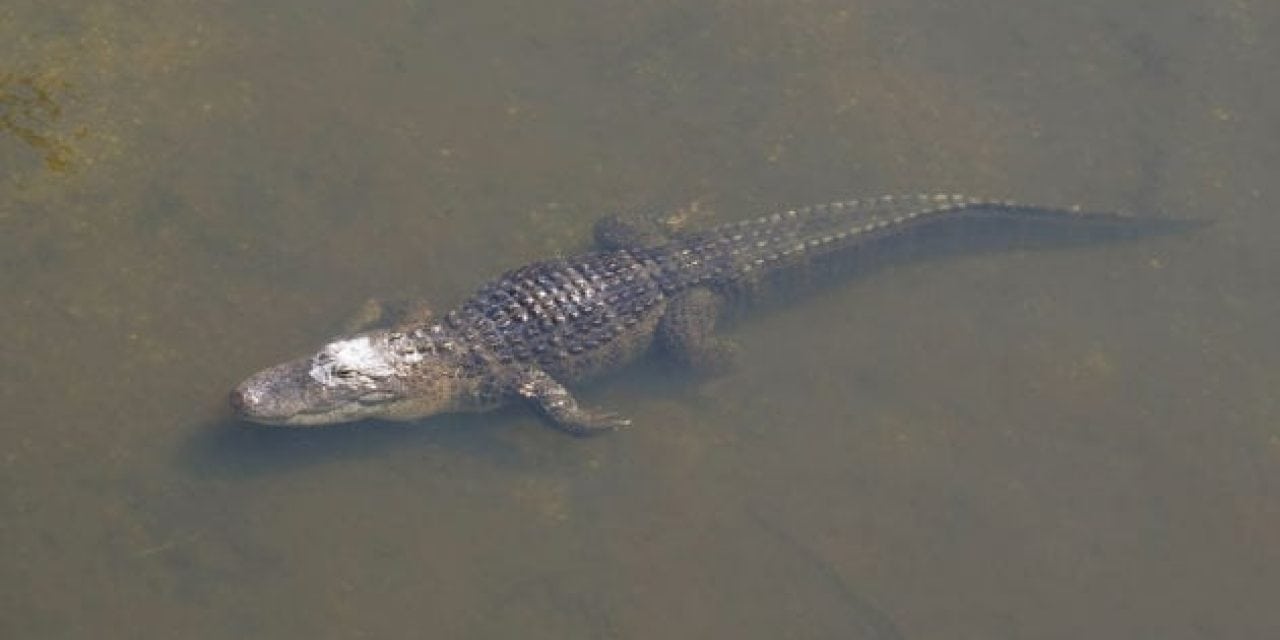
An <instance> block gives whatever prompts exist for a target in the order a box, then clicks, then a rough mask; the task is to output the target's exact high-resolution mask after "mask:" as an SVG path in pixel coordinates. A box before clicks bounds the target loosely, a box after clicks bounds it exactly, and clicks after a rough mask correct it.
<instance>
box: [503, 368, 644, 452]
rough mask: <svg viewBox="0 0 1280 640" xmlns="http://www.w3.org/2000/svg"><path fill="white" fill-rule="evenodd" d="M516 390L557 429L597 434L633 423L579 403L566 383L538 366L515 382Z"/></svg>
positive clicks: (572, 432) (582, 433)
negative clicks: (561, 382) (565, 385)
mask: <svg viewBox="0 0 1280 640" xmlns="http://www.w3.org/2000/svg"><path fill="white" fill-rule="evenodd" d="M515 393H516V395H518V396H520V397H521V398H524V399H525V400H527V401H529V402H531V403H532V404H533V406H534V407H536V408H537V409H538V410H539V411H540V412H542V414H543V415H545V416H546V417H547V419H548V420H550V421H551V423H552V424H553V425H555V426H556V427H557V428H559V429H561V430H563V431H565V432H567V433H569V434H572V435H575V436H592V435H597V434H600V433H604V432H606V431H613V430H615V429H621V428H623V427H626V426H630V424H631V421H630V420H627V419H626V418H623V417H622V416H619V415H618V414H615V413H608V412H603V411H594V410H591V409H586V408H583V407H581V406H579V405H578V401H577V399H575V398H574V397H573V394H572V393H570V392H569V390H568V389H566V388H565V387H564V385H562V384H560V383H559V382H557V381H556V380H555V379H554V378H552V377H551V376H550V375H548V374H547V373H546V372H545V371H541V370H538V369H531V370H529V371H525V372H523V373H522V374H521V375H520V377H519V379H518V380H517V381H516V383H515Z"/></svg>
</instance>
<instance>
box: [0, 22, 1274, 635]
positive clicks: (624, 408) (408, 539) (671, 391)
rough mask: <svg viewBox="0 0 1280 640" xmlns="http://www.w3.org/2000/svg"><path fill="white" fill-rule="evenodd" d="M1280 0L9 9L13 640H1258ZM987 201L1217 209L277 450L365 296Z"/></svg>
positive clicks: (5, 558)
mask: <svg viewBox="0 0 1280 640" xmlns="http://www.w3.org/2000/svg"><path fill="white" fill-rule="evenodd" d="M1278 27H1280V5H1276V4H1275V3H1273V2H1262V1H1261V0H1239V1H1236V2H1213V1H1209V0H1179V1H1176V2H1159V3H1155V2H1146V1H1143V0H1120V1H1117V0H1106V1H1103V0H1084V1H1081V2H1073V3H1062V2H1056V1H1055V2H1050V1H1048V0H1033V1H1029V2H1028V1H1018V2H1014V1H1006V2H989V3H986V5H985V6H984V7H983V8H978V9H975V8H973V7H971V6H969V5H966V4H964V3H938V2H931V1H928V0H907V1H903V0H892V1H890V0H866V1H864V2H835V1H829V2H828V1H824V0H818V1H814V2H723V1H712V2H699V3H683V2H662V1H659V2H640V3H637V2H604V3H602V2H574V1H572V0H569V1H562V2H556V1H554V0H553V1H551V2H541V3H517V2H510V3H501V2H500V3H462V2H454V3H428V2H415V1H412V0H409V1H404V0H399V1H395V2H374V3H345V2H325V3H317V2H265V3H264V2H221V3H207V2H192V1H188V0H152V1H151V2H124V1H114V2H113V1H110V0H107V1H103V2H72V1H62V2H58V1H55V2H46V1H43V0H42V1H40V2H34V1H30V0H11V1H10V2H8V3H6V4H5V6H4V7H3V8H0V61H3V62H0V303H2V304H3V308H4V313H2V314H0V336H3V339H2V340H0V359H2V361H3V365H4V366H2V367H0V406H2V407H3V410H4V411H3V417H2V418H0V425H2V426H3V431H2V432H0V433H2V434H3V435H2V437H3V441H2V447H0V499H2V502H0V636H3V637H6V638H66V637H94V638H106V637H183V638H206V637H207V638H222V637H237V638H238V637H278V638H287V637H297V638H327V637H333V638H353V637H369V638H389V637H414V638H420V637H440V638H502V637H522V638H582V637H593V638H594V637H600V638H709V637H743V638H779V637H794V638H828V637H830V638H913V639H914V638H1016V637H1031V638H1080V637H1095V638H1133V637H1161V638H1202V637H1203V638H1226V637H1264V636H1266V635H1267V634H1268V633H1269V632H1272V631H1274V629H1276V628H1280V613H1277V612H1276V609H1275V606H1274V600H1275V594H1276V593H1277V591H1278V590H1280V552H1277V546H1276V544H1275V540H1276V532H1277V531H1280V426H1278V425H1280V419H1278V418H1280V404H1278V403H1280V400H1278V397H1280V396H1277V389H1280V342H1277V340H1276V339H1275V326H1276V319H1277V318H1280V295H1278V294H1277V289H1276V282H1277V280H1276V278H1277V276H1276V274H1277V273H1280V257H1277V256H1280V253H1278V252H1277V251H1276V242H1277V238H1280V218H1278V217H1277V214H1276V212H1275V210H1274V205H1273V203H1274V202H1275V201H1276V200H1277V198H1278V197H1280V194H1277V193H1276V189H1277V185H1278V184H1280V135H1277V134H1278V133H1280V116H1278V115H1277V114H1280V90H1278V89H1277V87H1276V86H1275V83H1274V82H1267V81H1265V79H1266V78H1272V77H1275V75H1276V72H1277V70H1278V69H1280V40H1277V39H1276V38H1275V34H1276V33H1277V28H1278ZM920 190H926V191H960V192H972V193H976V194H979V195H995V196H1001V197H1013V198H1016V199H1019V200H1024V201H1031V202H1044V203H1050V204H1072V203H1081V204H1083V205H1086V206H1090V207H1096V208H1106V209H1113V208H1114V209H1127V210H1137V211H1150V212H1157V213H1161V214H1164V215H1172V216H1180V217H1194V218H1206V219H1211V220H1213V221H1214V223H1215V224H1214V225H1213V226H1211V227H1210V228H1208V229H1206V230H1202V231H1200V232H1197V233H1195V234H1190V235H1183V236H1170V237H1162V238H1153V239H1147V240H1143V241H1141V242H1136V243H1120V244H1108V245H1104V246H1076V247H1070V248H1065V249H1062V250H1056V251H1032V250H1022V249H1015V250H1012V251H1003V252H981V253H975V254H973V255H959V256H954V257H950V258H948V259H946V260H928V259H925V260H920V261H915V262H910V263H906V264H900V265H896V266H894V267H892V268H888V269H884V270H880V271H877V272H876V273H874V274H869V275H867V277H864V278H858V279H853V280H851V281H849V282H848V283H847V284H845V285H843V286H838V287H834V288H829V289H825V290H823V291H822V293H821V294H820V295H818V296H813V297H810V298H809V299H806V300H803V301H801V302H799V303H797V304H795V305H793V306H789V307H787V308H785V309H782V310H779V311H776V312H773V313H769V314H763V315H760V316H758V317H756V318H754V319H751V320H750V321H747V322H745V323H743V324H742V325H741V326H739V327H738V328H737V329H736V330H735V331H734V332H733V335H734V337H735V338H736V339H737V340H738V341H739V342H740V343H741V344H742V345H743V347H744V352H743V362H742V366H741V367H740V368H739V370H737V371H736V372H734V373H732V374H730V375H728V376H725V377H722V378H719V379H715V380H710V381H699V380H697V379H694V378H692V377H689V376H686V375H683V374H681V373H679V372H673V371H671V370H670V369H669V368H664V367H663V366H662V365H661V364H646V365H643V366H640V367H637V368H635V369H633V370H630V371H627V372H624V373H623V374H621V375H618V376H616V377H614V378H611V379H610V380H607V381H604V382H602V383H601V384H597V385H593V386H591V387H589V388H587V389H585V390H584V391H583V395H584V397H585V398H586V399H588V400H589V401H590V402H591V403H592V404H596V405H600V406H607V407H609V408H611V409H614V410H616V411H619V412H621V413H624V414H626V415H628V416H630V417H631V418H632V419H633V420H634V421H635V423H636V424H637V427H635V428H633V429H631V430H629V431H627V432H625V433H619V434H616V435H612V436H608V437H601V438H595V439H591V440H585V441H584V440H575V439H572V438H568V437H566V436H564V435H562V434H560V433H558V432H555V431H552V430H550V429H547V428H545V427H544V426H543V425H542V424H541V422H540V421H539V420H538V419H537V418H536V417H534V416H532V415H530V413H529V412H527V411H523V410H518V409H513V410H510V411H503V412H499V413H496V414H492V415H484V416H469V417H445V418H440V419H433V420H429V421H426V422H423V423H419V424H410V425H385V424H364V425H358V426H355V427H349V428H339V429H332V430H315V431H287V430H277V431H264V430H258V429H254V428H249V427H246V426H244V425H240V424H237V423H236V422H235V421H234V420H232V419H231V417H230V416H229V414H228V411H227V409H226V407H225V395H224V394H225V391H226V389H227V388H229V387H230V386H231V385H232V384H234V383H235V382H236V381H238V380H239V379H240V378H241V377H243V376H244V375H246V374H248V373H250V372H251V371H253V370H255V369H257V368H260V367H262V366H265V365H268V364H272V363H274V362H275V361H277V360H280V359H283V358H285V357H288V356H292V355H294V354H295V353H297V352H299V351H301V350H304V349H306V348H308V347H310V346H312V345H314V344H316V343H318V342H319V341H321V340H322V339H324V338H326V337H327V336H328V335H329V334H331V333H333V332H335V331H336V330H337V329H338V327H340V326H341V324H342V322H343V320H344V318H345V317H347V316H348V315H349V314H351V313H352V312H353V311H354V310H355V309H357V308H358V307H359V306H360V305H361V303H362V302H363V301H364V300H366V299H367V298H369V297H377V296H382V297H395V298H403V297H415V296H421V297H424V298H427V299H429V300H431V301H432V302H433V304H435V305H437V306H438V307H440V308H444V307H447V306H448V305H449V304H451V303H453V302H456V301H457V300H458V299H459V298H460V297H461V296H463V295H465V294H466V293H467V292H468V291H469V290H470V289H471V288H472V287H474V286H476V285H477V284H479V283H480V282H481V281H482V280H484V279H485V278H486V277H489V276H492V275H494V274H496V273H498V272H499V271H501V270H503V269H505V268H508V267H511V266H514V265H518V264H521V263H523V262H527V261H530V260H533V259H537V258H541V257H546V256H549V255H556V254H563V253H572V252H575V251H580V250H582V249H583V248H584V247H586V246H587V240H588V235H589V230H590V225H591V222H592V221H593V220H594V219H595V218H596V217H597V216H598V215H599V214H600V213H602V212H605V211H611V210H641V209H665V210H674V209H682V210H684V211H686V212H687V213H689V215H690V216H691V217H692V218H693V219H694V222H695V224H712V223H715V222H718V221H724V220H733V219H738V218H743V217H747V216H750V215H755V214H758V213H762V212H766V211H769V210H771V209H773V208H776V207H778V206H782V205H799V204H807V203H810V202H817V201H824V200H829V199H836V198H844V197H850V196H854V195H862V194H873V193H881V192H889V193H892V192H904V191H905V192H916V191H920Z"/></svg>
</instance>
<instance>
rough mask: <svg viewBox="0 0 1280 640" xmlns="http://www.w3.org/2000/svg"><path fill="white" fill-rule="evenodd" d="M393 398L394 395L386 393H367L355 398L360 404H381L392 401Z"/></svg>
mask: <svg viewBox="0 0 1280 640" xmlns="http://www.w3.org/2000/svg"><path fill="white" fill-rule="evenodd" d="M395 397H396V394H394V393H390V392H387V391H370V392H369V393H366V394H364V395H362V396H360V397H359V398H357V400H358V401H359V402H360V404H382V403H384V402H386V401H388V400H391V399H394V398H395Z"/></svg>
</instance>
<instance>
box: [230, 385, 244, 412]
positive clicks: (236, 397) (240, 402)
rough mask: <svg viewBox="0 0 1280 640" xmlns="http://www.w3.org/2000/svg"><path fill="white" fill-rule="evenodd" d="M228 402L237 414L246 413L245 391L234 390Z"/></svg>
mask: <svg viewBox="0 0 1280 640" xmlns="http://www.w3.org/2000/svg"><path fill="white" fill-rule="evenodd" d="M228 400H230V402H231V408H232V409H235V410H236V412H237V413H241V412H243V411H244V407H245V404H246V399H245V395H244V392H243V391H241V390H239V389H232V390H231V395H230V396H229V397H228Z"/></svg>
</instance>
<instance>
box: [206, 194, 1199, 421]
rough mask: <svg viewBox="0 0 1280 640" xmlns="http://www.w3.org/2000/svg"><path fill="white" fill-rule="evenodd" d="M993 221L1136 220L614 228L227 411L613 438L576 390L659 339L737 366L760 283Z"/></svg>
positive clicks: (995, 208) (945, 206)
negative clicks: (511, 419) (739, 323)
mask: <svg viewBox="0 0 1280 640" xmlns="http://www.w3.org/2000/svg"><path fill="white" fill-rule="evenodd" d="M984 218H986V219H994V220H1010V221H1014V220H1024V219H1026V220H1048V221H1079V222H1080V223H1082V224H1101V225H1104V226H1105V225H1114V226H1118V227H1122V228H1123V227H1126V226H1132V225H1133V224H1134V222H1135V221H1137V220H1138V219H1136V218H1132V217H1129V216H1126V215H1122V214H1115V213H1091V212H1081V211H1078V210H1073V209H1053V208H1047V207H1036V206H1027V205H1018V204H1014V203H1011V202H1006V201H993V200H980V199H975V198H969V197H965V196H958V195H920V196H906V197H892V196H883V197H879V198H870V199H863V200H851V201H845V202H837V203H831V204H827V205H819V206H814V207H806V208H803V209H798V210H789V211H784V212H780V213H776V214H773V215H769V216H764V217H761V218H757V219H753V220H746V221H743V222H737V223H730V224H726V225H722V226H719V227H715V228H713V229H710V230H708V231H704V232H700V233H693V234H688V235H683V236H680V237H677V238H675V239H673V240H671V241H669V242H665V243H660V244H655V242H657V241H655V240H653V239H652V238H654V236H653V235H652V234H646V233H644V232H640V231H637V230H635V229H633V228H630V227H628V226H627V225H626V224H625V223H620V222H619V221H618V220H616V219H609V220H607V221H605V222H604V223H603V224H601V225H599V226H598V227H597V231H598V235H601V236H603V237H602V238H601V241H602V244H604V245H606V246H608V247H609V248H608V249H607V250H604V251H600V252H596V253H590V254H586V255H581V256H577V257H573V258H567V259H564V260H554V261H547V262H538V263H534V264H531V265H528V266H525V267H521V268H519V269H515V270H513V271H509V272H507V273H505V274H503V275H502V276H500V277H498V278H497V279H496V280H493V281H491V282H489V283H488V284H486V285H484V286H483V287H481V288H480V289H479V290H478V291H477V292H476V293H475V294H474V295H473V296H472V297H471V298H470V299H468V300H467V301H466V302H464V303H463V304H462V305H461V306H459V307H458V308H457V309H455V310H453V311H450V312H449V313H448V314H446V315H445V317H444V318H443V319H442V320H439V321H432V320H430V319H427V318H423V317H418V318H416V319H413V320H410V321H407V322H404V323H401V324H400V325H398V326H395V327H392V328H390V329H378V330H373V331H367V332H363V333H358V334H355V335H351V336H344V337H339V338H337V339H335V340H333V341H331V342H329V343H328V344H325V345H324V346H323V347H321V348H320V350H319V351H317V352H316V353H314V354H312V355H310V356H307V357H304V358H300V359H297V360H293V361H290V362H286V363H284V364H280V365H277V366H275V367H271V368H269V369H266V370H264V371H261V372H259V373H257V374H255V375H253V376H252V377H250V378H249V379H248V380H246V381H244V382H243V383H242V384H240V385H239V386H238V387H236V389H235V390H233V391H232V392H231V405H232V407H233V408H234V409H235V410H236V412H237V413H238V414H239V416H240V417H242V418H243V419H245V420H249V421H252V422H257V423H262V424H275V425H324V424H334V423H341V422H350V421H355V420H363V419H368V418H378V419H388V420H412V419H417V418H422V417H426V416H430V415H435V414H439V413H446V412H465V411H483V410H487V409H492V408H494V407H497V406H500V405H502V404H504V403H507V402H510V401H523V402H527V403H529V404H530V405H532V406H533V407H535V408H536V409H538V410H539V411H541V412H542V414H543V415H545V416H546V417H547V418H548V419H549V420H550V421H551V422H552V423H553V424H555V425H556V426H558V427H560V428H562V429H564V430H565V431H568V432H570V433H573V434H576V435H584V434H591V433H597V432H600V431H602V430H609V429H614V428H617V427H621V426H625V425H626V424H628V421H627V420H625V419H624V418H621V417H619V416H617V415H614V414H610V413H604V412H598V411H593V410H589V409H585V408H582V407H580V406H579V405H578V403H577V401H576V400H575V399H574V398H573V395H572V394H571V393H570V392H569V391H568V390H567V389H566V388H565V386H564V385H566V384H569V383H574V382H578V381H581V380H583V379H586V378H589V377H591V376H594V375H597V374H599V373H601V372H604V371H608V370H611V369H615V368H618V367H620V366H622V365H624V364H625V363H627V362H630V361H632V360H634V359H636V358H638V357H640V356H642V355H643V354H645V353H647V352H648V351H650V349H651V348H652V347H653V346H654V343H655V342H657V343H659V344H660V345H661V346H662V347H663V349H664V350H665V351H667V352H668V353H669V354H671V355H673V356H674V357H675V358H676V359H677V360H679V361H681V362H684V363H686V364H689V365H691V366H695V367H700V368H705V369H718V368H721V367H722V366H723V365H724V364H725V363H726V362H727V361H728V360H729V359H730V357H731V355H732V348H731V347H730V346H729V345H728V344H727V343H725V342H723V341H721V340H718V339H716V338H715V337H714V327H715V323H716V319H717V317H718V316H719V310H720V308H721V306H722V303H723V302H725V301H726V300H727V299H732V298H735V297H741V296H742V295H743V293H744V292H749V291H751V290H752V288H753V287H754V286H755V285H756V284H757V283H758V282H759V280H760V279H761V278H762V277H763V276H765V275H767V274H770V273H772V272H775V271H778V270H781V269H784V268H786V267H788V266H797V265H802V264H804V263H805V261H808V260H810V259H813V258H816V257H819V256H823V255H826V254H831V253H833V252H836V251H844V250H853V249H855V248H856V247H858V246H861V245H865V244H866V243H869V242H872V241H875V240H877V239H881V238H884V237H887V236H891V235H896V234H900V233H903V232H905V231H908V230H910V229H914V228H918V227H923V226H927V225H929V224H931V223H934V222H938V221H942V220H957V219H961V220H967V219H984ZM1147 221H1148V222H1149V223H1150V222H1151V219H1147ZM1155 224H1156V226H1159V225H1161V224H1162V223H1159V222H1156V223H1155ZM1175 224H1176V223H1175ZM1164 226H1170V225H1169V224H1168V223H1164ZM638 238H639V239H638Z"/></svg>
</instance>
